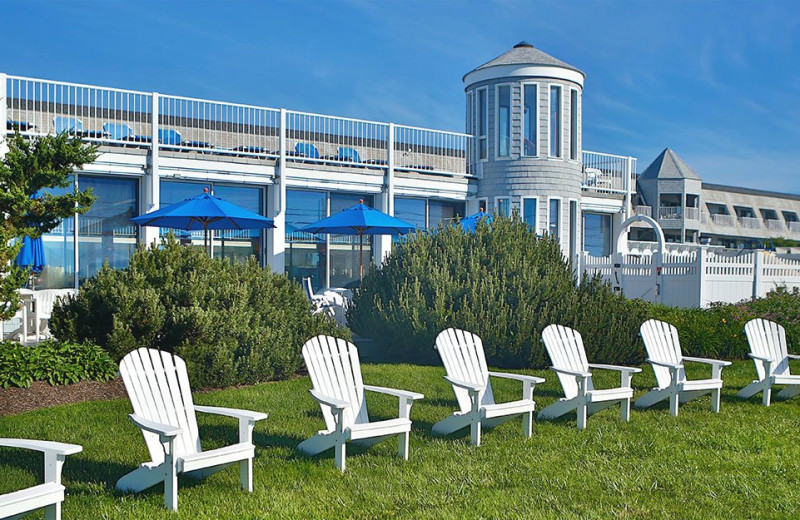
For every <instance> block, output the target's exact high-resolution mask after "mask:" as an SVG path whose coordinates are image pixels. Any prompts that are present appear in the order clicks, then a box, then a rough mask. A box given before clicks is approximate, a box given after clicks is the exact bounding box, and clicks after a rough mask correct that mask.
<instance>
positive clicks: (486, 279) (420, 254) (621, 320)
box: [348, 219, 647, 368]
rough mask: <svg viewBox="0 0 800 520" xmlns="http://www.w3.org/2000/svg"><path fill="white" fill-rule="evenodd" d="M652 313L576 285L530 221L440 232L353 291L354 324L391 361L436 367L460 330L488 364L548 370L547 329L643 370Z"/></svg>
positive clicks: (400, 251) (598, 358) (597, 355)
mask: <svg viewBox="0 0 800 520" xmlns="http://www.w3.org/2000/svg"><path fill="white" fill-rule="evenodd" d="M646 309H647V306H646V305H645V304H643V303H642V302H638V301H628V300H626V299H625V298H624V297H622V296H621V295H616V294H614V293H613V292H612V291H611V289H610V287H609V286H608V285H606V284H603V283H601V282H600V280H599V279H583V280H581V281H580V283H578V281H577V280H576V279H575V277H574V276H573V273H572V268H571V266H570V265H569V263H568V262H566V261H565V260H564V257H563V255H562V253H561V249H560V247H559V245H558V244H557V243H556V241H554V240H551V239H548V238H544V239H540V238H537V237H536V235H535V234H534V232H533V231H532V230H531V229H530V228H529V227H528V225H527V224H525V223H523V222H519V221H514V220H510V219H496V220H495V221H494V222H493V223H492V224H491V225H487V224H485V223H479V225H478V228H477V230H476V232H475V233H467V232H464V231H462V230H461V229H460V227H459V226H445V227H440V228H439V229H437V230H436V231H434V232H432V233H429V234H418V235H416V236H415V237H410V238H409V239H408V240H406V241H405V242H401V243H398V244H396V245H395V247H394V249H393V251H392V254H391V255H390V256H389V258H388V259H387V261H386V262H385V263H384V265H383V266H382V267H380V268H377V269H372V270H371V271H370V272H369V273H368V274H367V275H366V276H365V277H364V281H363V283H362V287H361V289H360V290H358V291H356V295H355V298H354V302H353V306H352V307H351V309H350V310H349V312H348V323H349V324H350V326H351V328H352V329H353V330H354V331H355V332H356V333H358V334H359V335H363V336H367V337H370V338H373V340H374V341H375V343H376V346H377V347H378V348H379V349H381V350H382V353H383V354H384V355H385V357H387V358H394V359H400V360H413V361H414V362H417V363H419V362H428V363H438V356H437V354H436V352H435V350H434V349H433V343H434V340H435V337H436V335H437V334H438V333H439V332H440V331H441V330H443V329H445V328H447V327H458V328H462V329H466V330H469V331H471V332H474V333H476V334H478V335H479V336H481V338H482V339H483V342H484V347H485V349H486V356H487V360H488V362H489V364H491V365H494V366H500V367H509V368H514V367H529V368H533V367H544V366H547V365H549V364H550V363H549V358H548V356H547V353H546V352H545V349H544V345H543V344H542V343H541V341H540V338H541V332H542V330H543V329H544V327H546V326H547V325H549V324H551V323H560V324H562V325H566V326H569V327H574V328H575V329H577V330H579V331H580V332H581V333H582V334H583V337H584V340H585V344H586V350H587V355H588V357H589V359H591V360H592V361H594V362H607V363H638V362H640V361H641V360H642V359H643V356H642V348H641V344H640V343H639V342H638V340H637V336H636V334H637V332H638V327H639V324H640V323H641V322H642V321H643V320H644V318H645V316H646Z"/></svg>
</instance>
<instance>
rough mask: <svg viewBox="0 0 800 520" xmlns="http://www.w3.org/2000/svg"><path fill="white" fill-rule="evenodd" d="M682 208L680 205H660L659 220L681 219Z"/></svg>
mask: <svg viewBox="0 0 800 520" xmlns="http://www.w3.org/2000/svg"><path fill="white" fill-rule="evenodd" d="M681 210H682V208H681V207H680V206H659V208H658V219H659V220H680V219H681V213H682V211H681Z"/></svg>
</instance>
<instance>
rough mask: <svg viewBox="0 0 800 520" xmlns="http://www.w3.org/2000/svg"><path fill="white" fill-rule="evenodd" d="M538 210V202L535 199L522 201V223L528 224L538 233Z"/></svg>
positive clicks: (529, 198) (526, 198)
mask: <svg viewBox="0 0 800 520" xmlns="http://www.w3.org/2000/svg"><path fill="white" fill-rule="evenodd" d="M537 208H538V204H537V200H536V199H535V198H533V197H525V198H523V199H522V221H523V222H525V223H526V224H528V227H530V228H531V229H533V230H534V232H536V231H537V229H536V220H537V219H536V211H537Z"/></svg>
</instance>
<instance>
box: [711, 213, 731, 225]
mask: <svg viewBox="0 0 800 520" xmlns="http://www.w3.org/2000/svg"><path fill="white" fill-rule="evenodd" d="M711 222H713V223H714V224H716V225H718V226H726V227H735V226H736V219H734V218H733V215H723V214H722V213H715V214H712V215H711Z"/></svg>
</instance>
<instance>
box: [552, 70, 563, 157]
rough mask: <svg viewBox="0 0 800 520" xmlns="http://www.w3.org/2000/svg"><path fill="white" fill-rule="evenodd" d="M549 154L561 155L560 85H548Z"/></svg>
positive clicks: (553, 155)
mask: <svg viewBox="0 0 800 520" xmlns="http://www.w3.org/2000/svg"><path fill="white" fill-rule="evenodd" d="M550 156H551V157H561V87H560V86H558V85H551V86H550Z"/></svg>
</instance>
